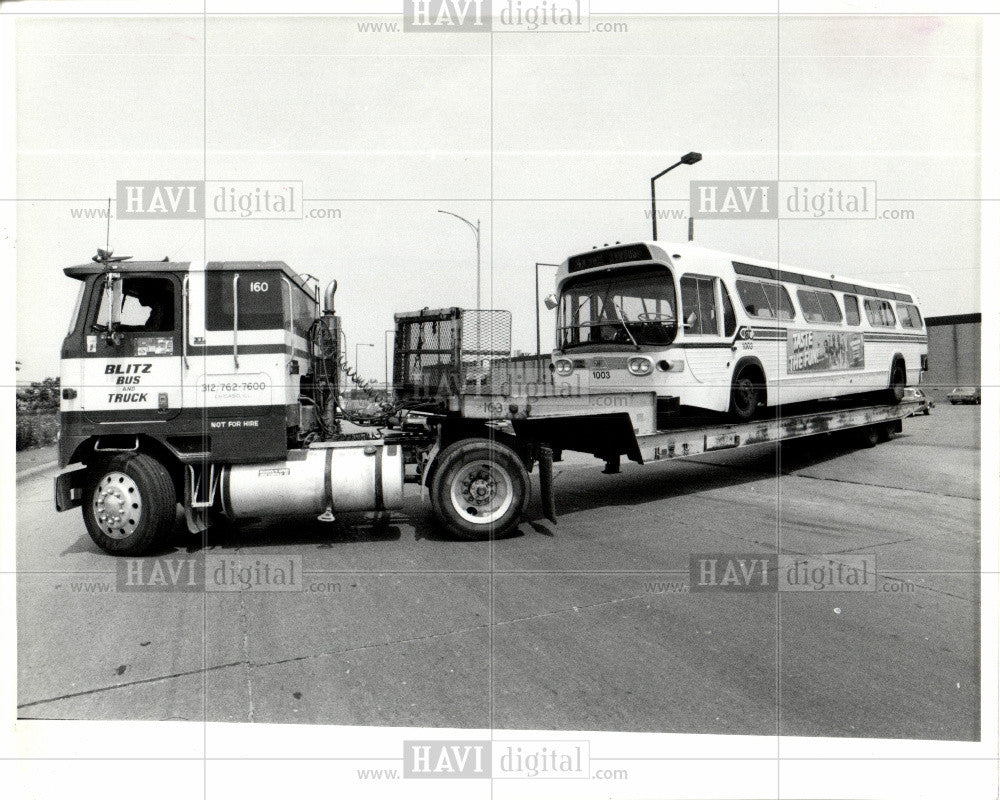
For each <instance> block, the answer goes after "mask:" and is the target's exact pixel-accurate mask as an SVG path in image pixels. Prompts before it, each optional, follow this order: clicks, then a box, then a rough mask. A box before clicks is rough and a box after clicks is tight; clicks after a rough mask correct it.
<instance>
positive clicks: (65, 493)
mask: <svg viewBox="0 0 1000 800" xmlns="http://www.w3.org/2000/svg"><path fill="white" fill-rule="evenodd" d="M86 474H87V470H86V468H85V467H84V466H83V464H80V465H79V466H77V467H74V468H73V469H68V470H66V471H64V472H60V473H59V474H58V475H56V477H55V478H54V494H55V501H56V511H69V510H70V509H71V508H76V507H77V506H80V505H82V504H83V484H84V481H85V480H86Z"/></svg>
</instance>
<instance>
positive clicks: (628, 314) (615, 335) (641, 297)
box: [556, 264, 677, 350]
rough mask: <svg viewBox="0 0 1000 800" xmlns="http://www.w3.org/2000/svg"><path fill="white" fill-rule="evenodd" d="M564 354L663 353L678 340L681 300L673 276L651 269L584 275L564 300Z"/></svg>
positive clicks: (565, 289) (561, 322)
mask: <svg viewBox="0 0 1000 800" xmlns="http://www.w3.org/2000/svg"><path fill="white" fill-rule="evenodd" d="M558 326H559V327H558V335H557V337H556V338H557V341H558V346H559V349H561V350H567V349H571V348H575V347H592V346H595V345H601V346H604V345H607V346H609V347H608V348H607V349H619V348H620V347H634V346H635V345H640V346H641V345H654V346H660V347H663V346H665V345H669V344H671V343H672V342H673V340H674V337H675V336H676V335H677V299H676V296H675V294H674V281H673V277H672V276H671V274H670V270H669V269H667V268H666V267H664V266H660V265H653V264H648V265H645V266H642V267H629V268H626V269H621V270H617V271H610V272H608V271H602V272H600V273H597V274H590V275H581V276H580V277H578V278H575V279H570V280H568V281H566V283H565V284H563V287H562V293H561V295H560V297H559V322H558Z"/></svg>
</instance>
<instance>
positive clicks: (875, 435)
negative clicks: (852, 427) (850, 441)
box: [857, 425, 884, 447]
mask: <svg viewBox="0 0 1000 800" xmlns="http://www.w3.org/2000/svg"><path fill="white" fill-rule="evenodd" d="M880 427H881V426H879V425H865V427H863V428H858V431H857V437H858V443H859V444H860V445H861V446H862V447H874V446H875V445H877V444H878V443H879V442H881V441H884V440H883V439H882V435H881V432H880V431H879V428H880Z"/></svg>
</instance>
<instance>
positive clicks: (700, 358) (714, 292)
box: [681, 275, 736, 390]
mask: <svg viewBox="0 0 1000 800" xmlns="http://www.w3.org/2000/svg"><path fill="white" fill-rule="evenodd" d="M681 325H682V329H683V331H684V340H683V345H682V346H683V348H684V353H685V356H686V357H687V364H688V369H689V370H690V371H691V377H693V378H694V379H695V380H696V381H697V382H698V383H716V382H717V383H719V384H720V385H723V384H724V385H725V386H726V387H727V390H728V383H729V375H728V366H727V362H729V361H730V360H731V359H730V358H729V357H728V356H729V355H730V353H729V350H730V348H731V346H732V336H733V335H734V333H735V332H736V315H735V313H734V312H733V305H732V302H731V301H730V298H729V294H728V292H727V291H726V287H725V286H724V285H723V283H722V281H720V280H719V279H718V278H714V277H710V276H706V275H684V276H683V277H682V278H681Z"/></svg>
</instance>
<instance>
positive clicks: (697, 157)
mask: <svg viewBox="0 0 1000 800" xmlns="http://www.w3.org/2000/svg"><path fill="white" fill-rule="evenodd" d="M699 161H701V153H694V152H691V153H687V154H686V155H683V156H681V163H682V164H697V163H698V162H699Z"/></svg>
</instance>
